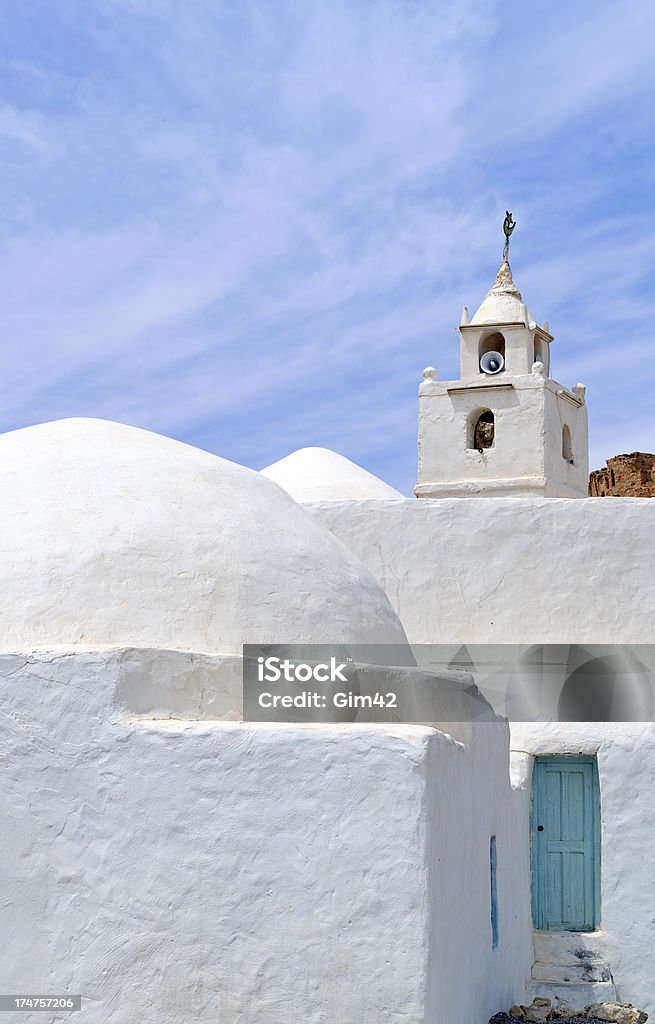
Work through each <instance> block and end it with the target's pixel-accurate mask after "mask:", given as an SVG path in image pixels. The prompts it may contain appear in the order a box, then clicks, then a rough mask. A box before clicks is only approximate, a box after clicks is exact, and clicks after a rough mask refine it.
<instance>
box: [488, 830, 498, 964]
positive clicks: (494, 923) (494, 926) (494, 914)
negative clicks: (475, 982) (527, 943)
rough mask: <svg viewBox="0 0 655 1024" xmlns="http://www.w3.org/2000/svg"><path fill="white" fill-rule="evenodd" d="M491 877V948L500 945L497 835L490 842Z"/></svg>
mask: <svg viewBox="0 0 655 1024" xmlns="http://www.w3.org/2000/svg"><path fill="white" fill-rule="evenodd" d="M489 877H490V883H491V948H492V949H496V948H497V947H498V890H497V887H496V837H495V836H492V837H491V841H490V843H489Z"/></svg>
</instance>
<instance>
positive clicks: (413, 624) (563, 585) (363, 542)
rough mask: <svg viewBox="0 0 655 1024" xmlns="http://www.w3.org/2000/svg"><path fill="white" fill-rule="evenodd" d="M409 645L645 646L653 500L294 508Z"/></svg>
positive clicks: (479, 500) (650, 633) (653, 630)
mask: <svg viewBox="0 0 655 1024" xmlns="http://www.w3.org/2000/svg"><path fill="white" fill-rule="evenodd" d="M305 508H307V509H310V510H311V512H312V515H314V516H315V517H316V519H317V520H318V521H320V522H321V523H322V524H323V525H324V526H327V527H328V528H329V529H330V530H331V531H332V533H333V534H334V535H335V536H336V537H337V538H338V539H339V540H340V541H342V542H343V543H344V544H345V545H346V546H347V547H349V548H350V550H351V551H352V552H353V553H354V554H355V555H356V556H357V557H358V558H360V559H361V560H362V562H363V563H364V564H365V565H366V567H367V568H368V570H369V572H371V574H372V575H373V576H374V577H375V579H376V580H377V581H378V583H379V584H380V585H381V586H382V587H383V588H384V590H385V591H386V593H387V596H388V598H389V600H390V601H391V604H392V605H393V607H394V609H395V611H396V612H397V614H398V616H399V617H400V620H401V622H402V624H403V626H404V628H405V631H406V633H407V636H408V638H409V640H410V642H411V643H521V644H526V643H601V644H602V643H652V642H655V587H653V582H652V581H653V578H654V577H655V502H651V501H649V500H645V499H643V498H611V499H608V498H585V499H582V500H575V499H557V498H537V497H534V498H533V497H530V496H526V497H513V498H507V499H503V500H499V499H497V498H485V497H479V496H478V497H471V498H452V499H439V500H431V501H413V500H411V499H407V500H406V501H404V502H399V501H394V502H377V501H365V502H353V501H350V502H339V501H333V502H318V503H311V504H308V505H306V506H305Z"/></svg>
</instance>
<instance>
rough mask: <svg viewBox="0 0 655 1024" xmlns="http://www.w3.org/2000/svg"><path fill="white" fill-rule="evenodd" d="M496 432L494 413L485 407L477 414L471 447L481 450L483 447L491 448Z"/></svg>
mask: <svg viewBox="0 0 655 1024" xmlns="http://www.w3.org/2000/svg"><path fill="white" fill-rule="evenodd" d="M495 434H496V424H495V420H494V414H493V413H492V412H491V411H490V410H489V409H485V411H484V412H481V413H480V415H479V416H478V418H477V420H476V423H475V427H474V428H473V444H472V447H473V448H477V449H478V451H481V450H482V449H483V448H493V446H494V441H495Z"/></svg>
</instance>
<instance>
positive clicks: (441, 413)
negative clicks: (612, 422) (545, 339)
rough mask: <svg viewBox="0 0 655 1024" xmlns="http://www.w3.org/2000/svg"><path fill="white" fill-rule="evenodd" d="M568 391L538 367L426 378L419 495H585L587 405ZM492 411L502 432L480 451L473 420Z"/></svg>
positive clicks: (422, 396) (497, 431)
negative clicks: (565, 443)
mask: <svg viewBox="0 0 655 1024" xmlns="http://www.w3.org/2000/svg"><path fill="white" fill-rule="evenodd" d="M476 358H477V357H476ZM427 372H431V371H429V370H428V371H427ZM563 393H564V389H563V388H562V387H561V385H559V384H557V383H556V382H555V381H553V380H549V379H547V378H544V376H543V375H542V374H539V373H521V374H510V373H509V372H503V373H498V374H496V375H494V376H485V375H484V374H481V373H479V372H478V373H477V374H476V375H475V376H469V377H466V378H465V379H464V380H461V381H439V380H434V379H432V378H431V377H427V378H426V379H425V380H423V381H422V383H421V385H420V388H419V431H418V481H417V486H416V494H417V495H418V496H419V497H423V498H426V497H427V498H439V499H441V498H445V497H450V496H457V495H463V496H466V495H467V494H471V495H475V494H478V493H479V494H484V495H490V496H494V497H500V496H504V495H513V494H516V493H518V494H531V493H533V494H535V495H539V494H541V495H544V496H547V497H564V498H570V497H583V496H586V494H587V481H588V475H589V474H588V459H587V454H586V453H587V447H588V440H587V411H586V407H585V406H584V405H583V404H582V405H580V404H579V403H578V402H577V401H575V399H574V398H573V397H571V399H566V398H565V397H563ZM485 410H490V411H491V412H492V413H493V414H494V420H495V439H494V444H493V447H491V448H485V449H483V450H482V451H478V450H477V449H476V448H474V447H473V444H472V429H473V428H472V425H473V423H474V422H475V420H477V417H478V416H479V415H480V413H481V412H483V411H485ZM564 423H566V424H568V425H569V427H570V429H571V434H572V442H573V450H574V453H575V455H576V458H575V459H574V461H573V463H569V462H567V461H565V460H564V459H563V458H562V427H563V425H564Z"/></svg>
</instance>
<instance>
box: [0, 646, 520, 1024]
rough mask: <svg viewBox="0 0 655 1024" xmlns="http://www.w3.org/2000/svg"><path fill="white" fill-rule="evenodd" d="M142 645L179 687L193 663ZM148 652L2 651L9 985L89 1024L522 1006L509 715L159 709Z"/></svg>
mask: <svg viewBox="0 0 655 1024" xmlns="http://www.w3.org/2000/svg"><path fill="white" fill-rule="evenodd" d="M142 653H143V656H144V658H145V659H146V662H145V667H146V671H147V673H150V674H151V675H152V676H153V678H157V677H158V678H159V681H160V684H161V686H162V687H163V689H164V690H167V689H168V690H170V689H174V686H172V685H170V681H169V676H170V675H171V673H178V674H182V675H183V674H184V664H183V662H184V659H185V658H187V659H188V660H189V662H191V661H192V655H186V656H185V655H181V654H180V652H165V651H164V652H159V659H158V660H157V654H156V652H154V651H153V650H152V649H150V650H147V651H145V652H142ZM139 656H140V655H139V651H138V650H136V649H132V650H131V651H130V652H127V653H126V652H122V651H120V650H113V651H108V650H106V651H81V650H80V649H77V650H72V649H68V650H65V651H64V650H59V651H50V652H48V651H41V652H38V653H33V654H32V655H29V656H25V655H11V654H5V655H3V656H2V658H1V659H0V686H1V693H0V706H2V708H3V715H2V727H3V728H2V732H3V737H2V767H3V785H2V787H0V815H1V817H2V821H3V829H2V832H1V833H0V861H1V863H2V865H3V893H2V901H0V931H1V932H2V934H3V942H4V947H3V956H2V961H1V963H0V988H2V991H4V992H21V991H38V992H55V991H68V992H79V993H81V994H82V995H83V997H84V1003H83V1007H84V1019H85V1020H88V1021H89V1022H93V1024H95V1022H97V1024H100V1022H102V1024H112V1022H116V1024H137V1022H138V1024H155V1022H157V1024H159V1022H161V1021H162V1020H166V1021H170V1022H172V1024H177V1022H179V1024H182V1022H187V1021H189V1020H191V1019H193V1020H194V1021H197V1022H198V1024H202V1022H204V1021H206V1022H210V1021H211V1022H212V1024H216V1022H220V1024H237V1022H239V1024H241V1022H245V1021H248V1022H250V1021H257V1022H259V1024H296V1022H297V1024H301V1022H302V1024H323V1022H325V1021H335V1022H336V1021H338V1022H344V1024H345V1022H351V1021H352V1022H353V1024H355V1022H357V1024H381V1022H385V1021H386V1022H389V1024H434V1021H435V1020H437V1019H442V1016H443V1019H451V1018H454V1017H455V1016H456V1015H460V1014H461V1013H462V1012H464V1011H466V1012H467V1014H468V1015H467V1019H470V1020H472V1021H479V1022H480V1024H484V1021H485V1020H486V1018H487V1017H488V1016H489V1014H490V1013H492V1012H493V1011H494V1010H495V1009H497V1008H498V1006H499V1005H503V1004H504V1003H506V1002H507V1001H508V1000H509V999H510V998H514V997H515V993H516V990H517V985H519V984H520V981H521V979H522V978H523V977H524V976H525V962H524V961H525V959H526V942H525V936H524V935H522V934H521V931H520V929H519V928H517V927H516V920H515V910H513V909H512V906H513V904H512V902H511V900H512V898H513V896H512V894H513V893H514V892H515V890H516V886H517V861H516V858H515V857H514V856H513V854H512V847H513V833H514V830H515V828H516V820H515V815H516V813H517V807H518V801H517V800H516V799H515V795H514V794H513V793H512V792H511V790H510V787H509V779H508V768H507V735H506V727H505V726H504V725H488V726H484V727H479V728H483V729H485V730H486V735H483V736H481V738H480V742H479V743H478V744H473V745H468V746H463V745H462V744H460V743H457V742H456V741H454V740H453V739H451V738H450V737H448V736H447V735H445V734H444V733H443V732H439V731H437V730H434V729H430V728H427V727H419V726H384V727H382V726H358V725H348V726H325V725H321V726H307V727H304V728H302V727H295V726H273V725H244V724H243V723H235V722H220V721H215V720H214V721H207V720H205V721H197V720H192V719H190V718H188V719H187V720H185V721H183V720H179V719H172V718H169V719H163V720H162V719H159V720H154V719H150V720H148V719H147V718H144V717H143V715H140V714H137V715H135V714H134V713H133V710H132V708H133V706H135V705H136V706H137V707H139V708H140V710H143V707H144V701H145V700H146V698H145V697H144V693H143V688H142V683H143V680H142V677H141V676H140V674H139V672H138V671H137V668H136V667H135V666H136V663H138V659H139ZM126 658H127V661H128V663H129V665H128V668H129V671H128V672H127V674H126V666H125V660H126ZM211 660H212V659H211V658H209V657H206V656H205V657H204V658H203V659H202V662H203V664H202V668H201V671H202V672H205V673H209V674H211ZM187 667H188V666H187ZM196 668H197V666H196ZM182 689H184V687H182ZM174 710H175V712H176V713H178V714H180V713H182V710H183V709H180V708H179V707H177V708H175V709H174ZM184 713H186V714H187V715H191V714H192V711H190V710H189V708H188V707H187V709H186V710H185V712H184ZM492 833H495V834H497V836H498V865H499V868H498V870H499V882H498V884H499V896H500V902H501V915H500V936H501V949H499V950H498V951H492V950H491V948H490V947H491V933H490V923H489V861H488V856H489V852H488V844H489V836H490V834H492ZM521 871H523V872H525V865H523V866H522V867H521V866H520V864H519V868H518V879H519V883H518V884H519V885H523V886H525V884H527V882H526V880H525V877H524V876H521ZM521 879H522V881H521ZM501 950H502V954H501ZM469 1011H470V1013H469ZM24 1019H25V1020H29V1021H32V1020H34V1021H36V1020H37V1019H38V1020H39V1021H41V1022H43V1021H44V1020H46V1019H47V1015H44V1014H40V1013H32V1014H29V1013H28V1014H25V1016H24Z"/></svg>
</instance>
